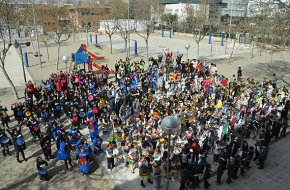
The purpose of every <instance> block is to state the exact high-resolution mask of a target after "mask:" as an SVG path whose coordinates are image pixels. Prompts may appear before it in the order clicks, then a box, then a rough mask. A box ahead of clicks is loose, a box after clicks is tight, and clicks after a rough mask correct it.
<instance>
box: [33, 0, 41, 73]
mask: <svg viewBox="0 0 290 190" xmlns="http://www.w3.org/2000/svg"><path fill="white" fill-rule="evenodd" d="M32 14H33V24H34V32H35V36H36V46H37V55H38V59H39V64H40V67H41V68H42V62H41V54H40V49H39V39H38V30H37V26H36V21H35V10H34V3H32Z"/></svg>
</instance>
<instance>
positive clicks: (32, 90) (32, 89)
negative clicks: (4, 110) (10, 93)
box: [26, 81, 35, 98]
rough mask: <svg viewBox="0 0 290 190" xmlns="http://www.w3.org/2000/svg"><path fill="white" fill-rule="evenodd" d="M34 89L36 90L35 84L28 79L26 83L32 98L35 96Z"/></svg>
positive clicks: (28, 93) (27, 90)
mask: <svg viewBox="0 0 290 190" xmlns="http://www.w3.org/2000/svg"><path fill="white" fill-rule="evenodd" d="M34 91H35V88H34V84H33V83H32V82H31V81H28V83H27V84H26V92H27V95H28V96H29V97H30V98H33V95H34Z"/></svg>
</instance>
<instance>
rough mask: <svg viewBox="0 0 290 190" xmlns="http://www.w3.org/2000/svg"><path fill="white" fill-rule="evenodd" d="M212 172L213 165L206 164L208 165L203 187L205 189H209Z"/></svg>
mask: <svg viewBox="0 0 290 190" xmlns="http://www.w3.org/2000/svg"><path fill="white" fill-rule="evenodd" d="M210 173H211V165H210V164H206V167H205V172H204V175H203V182H204V184H203V187H204V188H205V189H208V188H209V186H210V184H209V182H208V180H209V178H210Z"/></svg>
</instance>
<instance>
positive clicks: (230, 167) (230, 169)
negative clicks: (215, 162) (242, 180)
mask: <svg viewBox="0 0 290 190" xmlns="http://www.w3.org/2000/svg"><path fill="white" fill-rule="evenodd" d="M234 164H235V163H234V158H232V157H231V158H230V160H229V162H228V178H227V184H230V183H233V181H232V177H233V176H234V169H235V168H234Z"/></svg>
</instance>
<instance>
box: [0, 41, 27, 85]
mask: <svg viewBox="0 0 290 190" xmlns="http://www.w3.org/2000/svg"><path fill="white" fill-rule="evenodd" d="M17 51H18V49H15V48H14V47H13V46H12V47H11V48H10V49H9V51H8V54H7V57H6V60H5V68H6V71H7V73H8V75H9V76H10V78H11V80H12V82H13V83H14V85H15V86H23V85H24V77H23V70H22V63H21V58H20V56H19V54H18V52H17ZM25 74H26V78H27V81H28V80H32V78H31V76H30V74H29V72H28V71H27V69H25ZM0 84H1V85H0V88H10V85H9V83H8V81H7V80H6V78H5V76H4V74H3V73H2V72H1V73H0Z"/></svg>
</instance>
